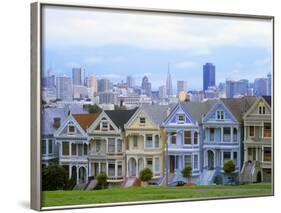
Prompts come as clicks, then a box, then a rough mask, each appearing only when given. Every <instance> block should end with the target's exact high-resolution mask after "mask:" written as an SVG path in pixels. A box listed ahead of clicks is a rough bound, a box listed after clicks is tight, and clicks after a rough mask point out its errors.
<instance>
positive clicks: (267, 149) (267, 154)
mask: <svg viewBox="0 0 281 213" xmlns="http://www.w3.org/2000/svg"><path fill="white" fill-rule="evenodd" d="M263 160H264V161H271V148H270V147H264V152H263Z"/></svg>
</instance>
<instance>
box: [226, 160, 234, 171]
mask: <svg viewBox="0 0 281 213" xmlns="http://www.w3.org/2000/svg"><path fill="white" fill-rule="evenodd" d="M223 171H224V172H225V173H226V174H231V173H232V172H234V171H235V164H234V162H233V160H229V161H227V162H225V163H224V165H223Z"/></svg>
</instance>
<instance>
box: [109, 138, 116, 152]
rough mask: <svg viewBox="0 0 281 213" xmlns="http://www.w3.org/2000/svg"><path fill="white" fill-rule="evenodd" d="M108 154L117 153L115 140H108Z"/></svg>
mask: <svg viewBox="0 0 281 213" xmlns="http://www.w3.org/2000/svg"><path fill="white" fill-rule="evenodd" d="M108 152H115V139H114V138H108Z"/></svg>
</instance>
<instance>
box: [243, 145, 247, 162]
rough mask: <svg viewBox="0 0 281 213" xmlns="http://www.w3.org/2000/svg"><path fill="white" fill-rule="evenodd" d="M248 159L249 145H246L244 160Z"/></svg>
mask: <svg viewBox="0 0 281 213" xmlns="http://www.w3.org/2000/svg"><path fill="white" fill-rule="evenodd" d="M247 161H248V147H247V146H245V147H244V162H247Z"/></svg>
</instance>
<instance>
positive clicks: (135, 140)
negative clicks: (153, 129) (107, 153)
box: [133, 135, 138, 148]
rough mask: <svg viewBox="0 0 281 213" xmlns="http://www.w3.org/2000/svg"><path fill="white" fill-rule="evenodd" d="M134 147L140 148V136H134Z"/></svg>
mask: <svg viewBox="0 0 281 213" xmlns="http://www.w3.org/2000/svg"><path fill="white" fill-rule="evenodd" d="M133 146H134V148H137V147H138V136H137V135H134V137H133Z"/></svg>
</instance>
